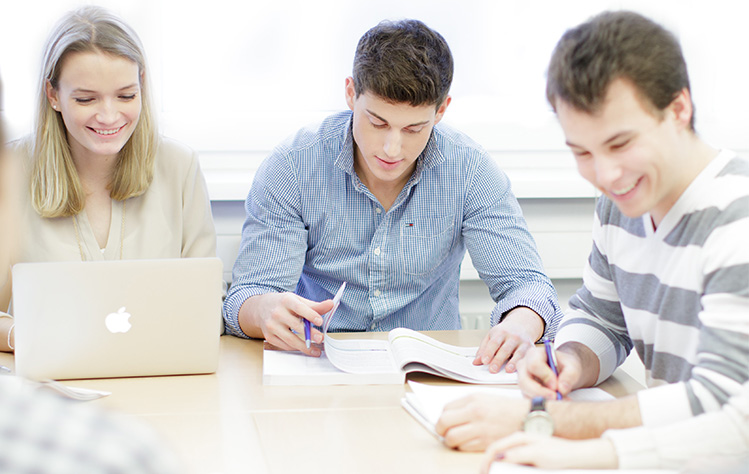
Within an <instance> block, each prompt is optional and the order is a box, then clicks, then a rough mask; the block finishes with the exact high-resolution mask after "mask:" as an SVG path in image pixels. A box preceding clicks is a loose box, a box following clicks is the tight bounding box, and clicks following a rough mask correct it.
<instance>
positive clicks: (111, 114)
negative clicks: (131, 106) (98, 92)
mask: <svg viewBox="0 0 749 474" xmlns="http://www.w3.org/2000/svg"><path fill="white" fill-rule="evenodd" d="M118 113H119V111H118V110H117V105H116V104H115V103H114V102H113V101H111V100H102V101H100V102H99V108H98V109H97V111H96V120H97V121H99V122H100V123H103V124H111V123H114V122H115V120H117V115H118Z"/></svg>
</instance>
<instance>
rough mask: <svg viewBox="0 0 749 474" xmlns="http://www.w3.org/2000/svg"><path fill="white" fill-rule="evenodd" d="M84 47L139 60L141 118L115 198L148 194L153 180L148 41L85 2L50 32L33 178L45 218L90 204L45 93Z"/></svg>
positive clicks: (123, 153)
mask: <svg viewBox="0 0 749 474" xmlns="http://www.w3.org/2000/svg"><path fill="white" fill-rule="evenodd" d="M79 52H98V53H104V54H108V55H112V56H116V57H121V58H125V59H128V60H130V61H133V62H134V63H136V64H137V65H138V70H139V72H140V77H141V84H140V89H141V94H140V97H141V112H140V118H139V119H138V123H137V125H136V127H135V130H134V131H133V135H132V136H131V137H130V139H129V140H128V141H127V143H126V144H125V146H124V147H123V148H122V150H120V154H119V158H118V160H117V164H116V166H115V171H114V176H113V178H112V182H111V183H110V195H111V196H112V199H116V200H119V201H123V200H125V199H128V198H130V197H134V196H138V195H140V194H143V193H144V192H145V191H146V189H147V188H148V186H149V185H150V184H151V181H152V180H153V168H154V157H155V154H156V147H157V136H158V135H157V132H156V124H155V120H154V117H153V111H152V109H153V108H152V106H151V98H150V88H149V86H148V80H147V78H146V75H145V71H146V60H145V53H144V51H143V46H142V45H141V42H140V39H139V38H138V36H137V35H136V34H135V32H134V31H133V30H132V29H131V28H130V27H129V26H127V25H126V24H125V23H123V22H122V20H120V19H119V18H117V17H116V16H114V15H112V14H111V13H109V12H107V11H106V10H104V9H102V8H99V7H91V6H89V7H83V8H80V9H78V10H75V11H73V12H70V13H68V14H67V15H65V16H64V17H63V18H62V19H61V20H60V22H59V23H58V24H57V26H56V27H55V29H54V30H53V31H52V33H51V34H50V37H49V39H48V41H47V45H46V47H45V52H44V57H43V63H42V74H41V80H40V81H39V100H38V109H37V119H36V134H35V137H34V148H33V155H34V169H33V172H32V178H31V199H32V203H33V205H34V208H35V209H36V211H37V212H38V213H39V215H41V216H42V217H62V216H73V215H76V214H78V213H80V212H81V211H82V210H83V208H84V207H85V204H86V196H85V194H84V192H83V188H82V185H81V182H80V179H79V178H78V172H77V171H76V168H75V165H74V163H73V158H72V155H71V153H70V145H69V144H68V141H67V133H66V129H65V123H64V122H63V119H62V115H61V114H58V113H57V112H56V111H55V110H53V109H52V106H51V105H50V104H49V101H48V100H47V95H46V86H47V83H49V84H51V85H52V87H53V88H55V89H57V87H58V82H59V79H60V73H61V71H62V65H63V62H64V59H65V58H66V57H67V55H69V54H71V53H79Z"/></svg>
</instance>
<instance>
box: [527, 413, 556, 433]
mask: <svg viewBox="0 0 749 474" xmlns="http://www.w3.org/2000/svg"><path fill="white" fill-rule="evenodd" d="M523 431H525V432H526V433H534V434H539V435H543V436H551V435H552V434H553V433H554V423H553V421H552V419H551V415H549V414H548V413H546V412H545V411H532V412H530V413H528V416H527V417H526V418H525V423H524V424H523Z"/></svg>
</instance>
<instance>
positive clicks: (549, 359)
mask: <svg viewBox="0 0 749 474" xmlns="http://www.w3.org/2000/svg"><path fill="white" fill-rule="evenodd" d="M544 347H545V348H546V363H548V364H549V367H551V371H552V372H554V377H558V376H559V372H558V371H557V362H556V357H555V356H554V350H553V349H552V348H551V341H549V338H547V337H545V338H544ZM561 399H562V394H561V393H559V390H557V400H561Z"/></svg>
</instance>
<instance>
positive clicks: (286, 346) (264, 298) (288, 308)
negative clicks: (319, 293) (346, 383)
mask: <svg viewBox="0 0 749 474" xmlns="http://www.w3.org/2000/svg"><path fill="white" fill-rule="evenodd" d="M332 308H333V300H325V301H321V302H319V303H318V302H315V301H310V300H308V299H306V298H302V297H301V296H299V295H296V294H294V293H267V294H264V295H255V296H252V297H250V298H248V299H247V301H245V302H244V303H243V304H242V307H241V308H240V310H239V327H240V328H241V329H242V331H243V332H244V333H245V334H247V335H248V336H250V337H256V338H265V340H267V341H268V342H269V343H271V344H273V345H274V346H276V347H278V348H279V349H282V350H297V351H300V352H303V353H305V354H307V355H311V356H314V357H319V356H320V354H321V353H320V349H318V348H317V347H314V346H310V347H309V348H307V346H306V344H305V341H304V339H303V338H300V337H299V336H298V335H297V334H302V335H304V319H307V320H309V321H310V323H312V325H313V326H321V325H322V323H323V318H322V315H324V314H325V313H327V312H328V311H330V310H331V309H332ZM292 331H295V332H296V334H295V333H294V332H292ZM311 339H312V342H313V343H320V342H322V339H323V334H322V333H321V332H320V331H318V330H317V329H315V328H314V327H313V328H312V331H311Z"/></svg>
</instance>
